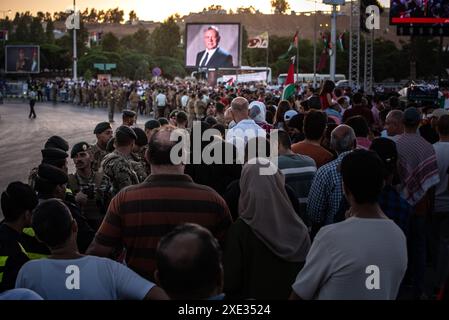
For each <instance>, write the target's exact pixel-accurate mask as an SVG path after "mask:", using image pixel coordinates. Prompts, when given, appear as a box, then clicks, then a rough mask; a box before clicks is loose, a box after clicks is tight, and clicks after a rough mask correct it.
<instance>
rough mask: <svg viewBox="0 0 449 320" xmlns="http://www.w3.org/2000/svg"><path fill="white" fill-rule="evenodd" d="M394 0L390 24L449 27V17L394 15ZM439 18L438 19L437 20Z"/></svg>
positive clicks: (391, 0)
mask: <svg viewBox="0 0 449 320" xmlns="http://www.w3.org/2000/svg"><path fill="white" fill-rule="evenodd" d="M392 2H393V0H390V7H389V10H390V11H389V22H390V25H393V26H417V27H429V28H430V27H436V28H441V27H449V17H447V18H420V17H411V18H399V17H393V15H392V14H391V4H392ZM394 19H395V20H396V19H398V20H401V21H397V20H396V21H394ZM436 20H437V21H436Z"/></svg>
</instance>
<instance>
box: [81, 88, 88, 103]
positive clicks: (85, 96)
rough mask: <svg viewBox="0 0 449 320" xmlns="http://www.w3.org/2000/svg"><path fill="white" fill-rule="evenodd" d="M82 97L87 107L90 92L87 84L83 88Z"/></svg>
mask: <svg viewBox="0 0 449 320" xmlns="http://www.w3.org/2000/svg"><path fill="white" fill-rule="evenodd" d="M81 99H82V100H83V107H87V105H88V103H89V92H88V89H87V84H84V86H83V87H82V88H81Z"/></svg>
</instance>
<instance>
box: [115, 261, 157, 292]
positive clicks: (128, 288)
mask: <svg viewBox="0 0 449 320" xmlns="http://www.w3.org/2000/svg"><path fill="white" fill-rule="evenodd" d="M110 263H111V264H112V265H111V269H112V270H111V272H112V276H113V277H114V284H115V290H116V292H117V298H118V299H119V300H143V298H145V296H146V295H147V293H148V291H150V290H151V289H153V287H154V286H155V284H154V283H153V282H150V281H148V280H146V279H144V278H142V277H141V276H139V275H138V274H137V273H135V272H134V271H133V270H131V269H130V268H128V267H126V266H124V265H122V264H120V263H118V262H115V261H112V260H111V261H110Z"/></svg>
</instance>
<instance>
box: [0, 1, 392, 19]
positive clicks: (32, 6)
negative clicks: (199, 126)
mask: <svg viewBox="0 0 449 320" xmlns="http://www.w3.org/2000/svg"><path fill="white" fill-rule="evenodd" d="M380 2H381V3H382V4H383V5H387V4H388V3H389V0H380ZM76 3H77V7H79V8H80V9H82V10H84V9H85V8H86V7H89V8H93V7H95V8H96V9H109V8H115V7H119V8H120V9H123V10H124V11H125V20H127V18H128V12H129V11H131V10H134V11H136V12H137V16H138V17H139V19H141V20H153V21H163V20H164V19H165V18H167V17H168V16H170V15H172V14H174V13H179V14H180V15H181V16H182V15H185V14H189V13H190V12H198V11H201V10H202V9H203V8H205V7H208V6H210V5H212V4H215V5H222V6H223V7H224V8H225V9H229V8H232V9H236V8H237V7H241V6H244V7H248V6H251V5H252V6H254V7H255V8H256V9H258V10H260V11H262V12H263V13H270V12H271V6H270V0H215V1H210V0H194V1H186V0H164V1H162V3H163V5H161V1H155V0H95V1H92V0H77V1H76ZM289 3H290V6H291V9H292V10H295V11H313V10H314V9H315V1H314V0H290V1H289ZM316 3H317V4H316V8H317V10H326V11H328V10H331V6H328V5H323V4H322V0H317V1H316ZM348 5H349V3H348ZM72 7H73V1H71V0H39V1H30V0H2V1H1V3H0V12H1V15H0V17H2V18H3V16H4V15H5V14H6V13H5V11H8V10H11V11H12V12H13V14H12V16H14V13H15V12H16V11H19V12H24V11H31V12H32V13H33V14H35V13H36V12H38V11H43V12H46V11H49V12H55V11H64V10H66V9H68V8H72Z"/></svg>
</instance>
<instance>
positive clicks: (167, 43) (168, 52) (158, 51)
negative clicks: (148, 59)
mask: <svg viewBox="0 0 449 320" xmlns="http://www.w3.org/2000/svg"><path fill="white" fill-rule="evenodd" d="M180 39H181V32H180V30H179V26H178V25H177V24H176V22H175V17H173V16H170V17H169V18H168V19H167V20H165V21H164V22H163V23H162V24H161V25H160V26H159V27H157V28H156V29H154V31H153V33H152V34H151V48H152V52H153V54H154V55H155V56H167V57H175V56H176V55H177V51H178V49H179V48H178V45H179V40H180Z"/></svg>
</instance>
